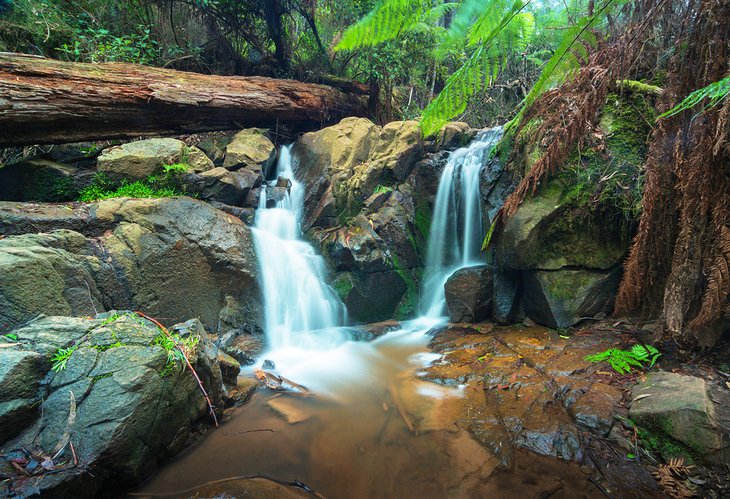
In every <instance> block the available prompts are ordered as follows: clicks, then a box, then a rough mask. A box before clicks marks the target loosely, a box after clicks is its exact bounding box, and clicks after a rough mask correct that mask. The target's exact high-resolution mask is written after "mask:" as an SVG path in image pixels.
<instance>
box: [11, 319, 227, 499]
mask: <svg viewBox="0 0 730 499" xmlns="http://www.w3.org/2000/svg"><path fill="white" fill-rule="evenodd" d="M178 330H179V331H180V332H181V333H182V334H181V335H180V337H181V339H184V338H190V337H191V336H190V335H194V336H193V337H194V338H195V341H194V342H190V343H187V345H188V346H187V347H186V352H187V354H186V355H187V356H188V358H189V359H190V362H191V364H192V365H193V366H194V368H195V370H196V372H197V375H198V376H199V378H200V380H201V382H202V383H203V385H204V386H205V387H206V389H207V393H208V396H209V397H210V399H211V401H212V403H213V404H214V405H215V406H217V407H219V408H222V407H223V405H222V396H223V390H224V387H223V379H222V376H221V369H220V367H219V362H218V360H217V358H216V354H215V351H216V349H215V347H214V346H213V345H212V344H211V343H210V340H209V338H208V336H207V334H206V332H205V330H204V329H203V328H202V325H201V324H200V322H199V321H197V320H193V321H189V322H188V323H186V324H184V325H180V327H179V328H178ZM184 330H187V334H186V333H184V332H183V331H184ZM163 334H164V333H163V332H162V331H161V330H160V329H159V328H158V327H157V326H156V325H154V324H153V323H152V322H149V321H147V320H145V319H142V318H140V317H139V316H136V315H133V314H132V313H131V312H114V313H105V314H101V315H99V316H97V317H96V318H91V317H89V318H73V317H42V318H39V319H37V320H35V321H32V322H31V323H29V324H28V325H27V326H25V327H23V328H20V329H18V330H16V331H15V335H16V337H17V342H16V343H17V344H15V345H13V346H11V347H10V348H9V349H4V350H3V352H2V358H3V362H2V363H0V365H2V367H1V368H0V384H2V399H3V401H2V402H0V407H5V406H7V405H8V404H12V405H14V407H15V408H16V410H15V411H6V410H1V411H0V414H1V415H0V418H2V420H3V425H2V433H1V434H0V442H2V444H0V445H2V447H0V449H1V451H0V454H2V459H1V461H2V462H3V463H5V462H6V460H13V459H15V460H16V463H22V466H24V467H25V468H24V469H25V472H22V473H21V472H20V471H19V468H17V467H16V468H15V470H14V473H13V474H12V475H11V477H10V478H11V479H10V480H5V481H4V482H3V483H2V485H0V495H2V496H6V495H7V494H11V496H12V495H13V494H15V495H18V496H20V497H26V496H29V495H32V494H41V495H43V496H47V497H93V496H94V495H95V494H96V493H97V491H99V490H100V489H106V490H109V489H112V490H113V489H115V488H117V487H124V486H129V485H130V484H134V483H137V482H139V481H140V480H141V479H143V478H144V477H146V476H148V475H149V474H150V473H152V472H153V471H154V469H155V468H156V466H157V464H158V463H159V462H160V461H161V460H163V459H165V458H166V457H169V456H171V455H174V454H176V453H177V452H179V451H180V450H182V449H183V448H184V447H185V445H186V444H187V443H189V441H190V439H191V438H192V436H193V434H194V433H195V431H196V425H197V424H198V422H200V421H201V420H202V419H201V418H204V417H205V416H206V414H208V406H207V404H206V402H205V399H204V398H203V396H202V394H201V392H200V391H199V387H198V384H197V382H196V380H195V378H194V377H193V376H192V374H191V373H190V371H189V370H187V369H185V368H184V366H183V360H182V359H181V358H178V357H172V358H171V355H173V354H174V352H173V351H172V350H166V349H165V348H163V346H161V345H164V341H162V338H163ZM181 339H178V340H177V341H181ZM170 348H173V347H170ZM63 351H66V352H69V354H68V355H67V358H66V360H65V364H64V365H63V366H62V367H58V366H57V364H58V360H57V358H58V355H59V352H63ZM6 360H10V362H5V361H6ZM52 366H54V367H55V368H54V369H53V370H52V369H51V368H52ZM219 410H220V409H219ZM9 439H10V440H9ZM31 457H32V459H38V460H41V459H42V460H44V466H43V468H40V467H39V468H38V469H36V468H34V467H33V464H32V461H31V462H29V461H28V459H30V458H31ZM7 462H9V461H7ZM30 475H35V476H33V477H31V476H30Z"/></svg>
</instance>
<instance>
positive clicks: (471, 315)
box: [444, 265, 493, 322]
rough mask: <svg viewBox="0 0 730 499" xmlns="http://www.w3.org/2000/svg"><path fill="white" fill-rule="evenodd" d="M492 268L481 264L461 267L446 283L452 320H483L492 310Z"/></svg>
mask: <svg viewBox="0 0 730 499" xmlns="http://www.w3.org/2000/svg"><path fill="white" fill-rule="evenodd" d="M492 286H493V284H492V269H491V268H490V267H489V266H487V265H479V266H474V267H467V268H463V269H459V270H457V271H456V272H454V273H453V274H452V275H451V277H449V279H448V280H447V281H446V284H445V285H444V291H445V294H446V308H447V309H448V311H449V317H450V318H451V321H452V322H481V321H483V320H486V319H488V318H489V316H490V314H491V312H492V296H493V293H492Z"/></svg>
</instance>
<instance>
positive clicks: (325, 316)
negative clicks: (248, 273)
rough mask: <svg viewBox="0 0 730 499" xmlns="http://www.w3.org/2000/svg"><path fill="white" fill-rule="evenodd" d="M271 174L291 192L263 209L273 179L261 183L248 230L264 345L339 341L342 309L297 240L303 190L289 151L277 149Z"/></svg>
mask: <svg viewBox="0 0 730 499" xmlns="http://www.w3.org/2000/svg"><path fill="white" fill-rule="evenodd" d="M276 173H277V177H282V178H285V179H287V180H289V181H290V182H291V188H290V189H289V192H287V193H286V194H285V195H284V196H283V198H282V199H281V200H280V201H278V202H276V206H275V207H273V208H268V209H266V198H267V193H266V191H267V189H273V188H274V186H275V184H276V181H274V182H271V183H270V184H269V185H264V188H263V189H262V191H261V200H260V202H259V209H258V210H257V211H256V224H255V228H254V229H253V234H254V241H255V244H256V253H257V254H258V258H259V265H260V268H261V276H262V288H263V295H264V296H263V298H264V319H265V322H266V336H267V340H268V345H269V347H270V348H272V349H273V350H279V349H283V348H291V347H296V348H302V349H307V350H320V349H322V348H327V347H332V346H334V345H336V344H338V343H340V342H341V341H342V335H341V334H340V333H339V332H338V331H337V330H336V329H335V328H336V327H337V326H342V325H344V323H345V313H346V311H345V306H344V305H343V304H342V302H341V301H340V299H339V298H338V297H337V294H336V293H335V292H334V290H332V288H330V287H329V286H328V285H327V270H326V266H325V263H324V259H323V258H322V257H321V256H319V255H317V253H316V252H315V251H314V248H313V247H312V245H311V244H309V243H308V242H306V241H304V240H302V237H301V228H300V218H301V214H302V209H303V206H304V187H303V186H302V184H301V183H300V182H298V181H297V180H296V179H295V178H294V174H293V172H292V163H291V153H290V147H283V148H282V149H281V152H280V155H279V162H278V165H277V172H276ZM315 331H316V333H315Z"/></svg>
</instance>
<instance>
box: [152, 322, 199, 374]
mask: <svg viewBox="0 0 730 499" xmlns="http://www.w3.org/2000/svg"><path fill="white" fill-rule="evenodd" d="M199 342H200V337H199V336H188V337H186V338H182V337H181V336H180V335H179V334H169V335H168V334H165V332H164V331H162V330H160V332H159V333H158V334H157V336H156V337H155V339H154V340H153V341H152V343H151V344H150V345H154V346H159V347H161V348H163V349H164V350H165V351H166V352H167V363H166V364H165V368H164V369H163V370H162V372H160V377H163V378H164V377H165V376H168V375H170V374H172V373H173V372H174V371H175V369H176V368H177V367H178V366H179V365H182V366H184V365H185V364H184V363H185V356H186V355H187V356H188V357H189V356H190V355H192V354H193V353H194V352H195V348H196V347H197V346H198V343H199ZM178 345H180V348H178ZM181 349H182V351H181ZM183 351H184V352H185V353H184V354H183Z"/></svg>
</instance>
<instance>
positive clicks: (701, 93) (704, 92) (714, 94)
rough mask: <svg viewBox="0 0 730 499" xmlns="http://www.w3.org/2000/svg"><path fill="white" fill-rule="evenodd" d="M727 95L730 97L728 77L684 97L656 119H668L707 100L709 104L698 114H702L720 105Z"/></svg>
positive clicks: (729, 77)
mask: <svg viewBox="0 0 730 499" xmlns="http://www.w3.org/2000/svg"><path fill="white" fill-rule="evenodd" d="M728 95H730V76H726V77H725V78H723V79H722V80H720V81H716V82H714V83H710V84H709V85H707V86H706V87H703V88H700V89H699V90H695V91H694V92H692V93H691V94H689V95H688V96H687V97H685V98H684V100H682V102H680V103H679V104H677V105H676V106H674V107H673V108H672V109H670V110H669V111H667V112H666V113H664V114H661V115H660V116H659V117H658V118H657V119H662V118H669V117H670V116H674V115H675V114H679V113H681V112H682V111H685V110H687V109H691V108H693V107H695V106H696V105H697V104H699V103H700V102H702V101H704V100H708V101H709V102H708V103H707V104H706V105H705V107H703V108H702V110H701V111H700V113H702V112H703V111H706V110H707V109H710V108H713V107H715V106H717V105H718V104H720V102H722V101H723V100H724V99H725V98H727V96H728Z"/></svg>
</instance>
